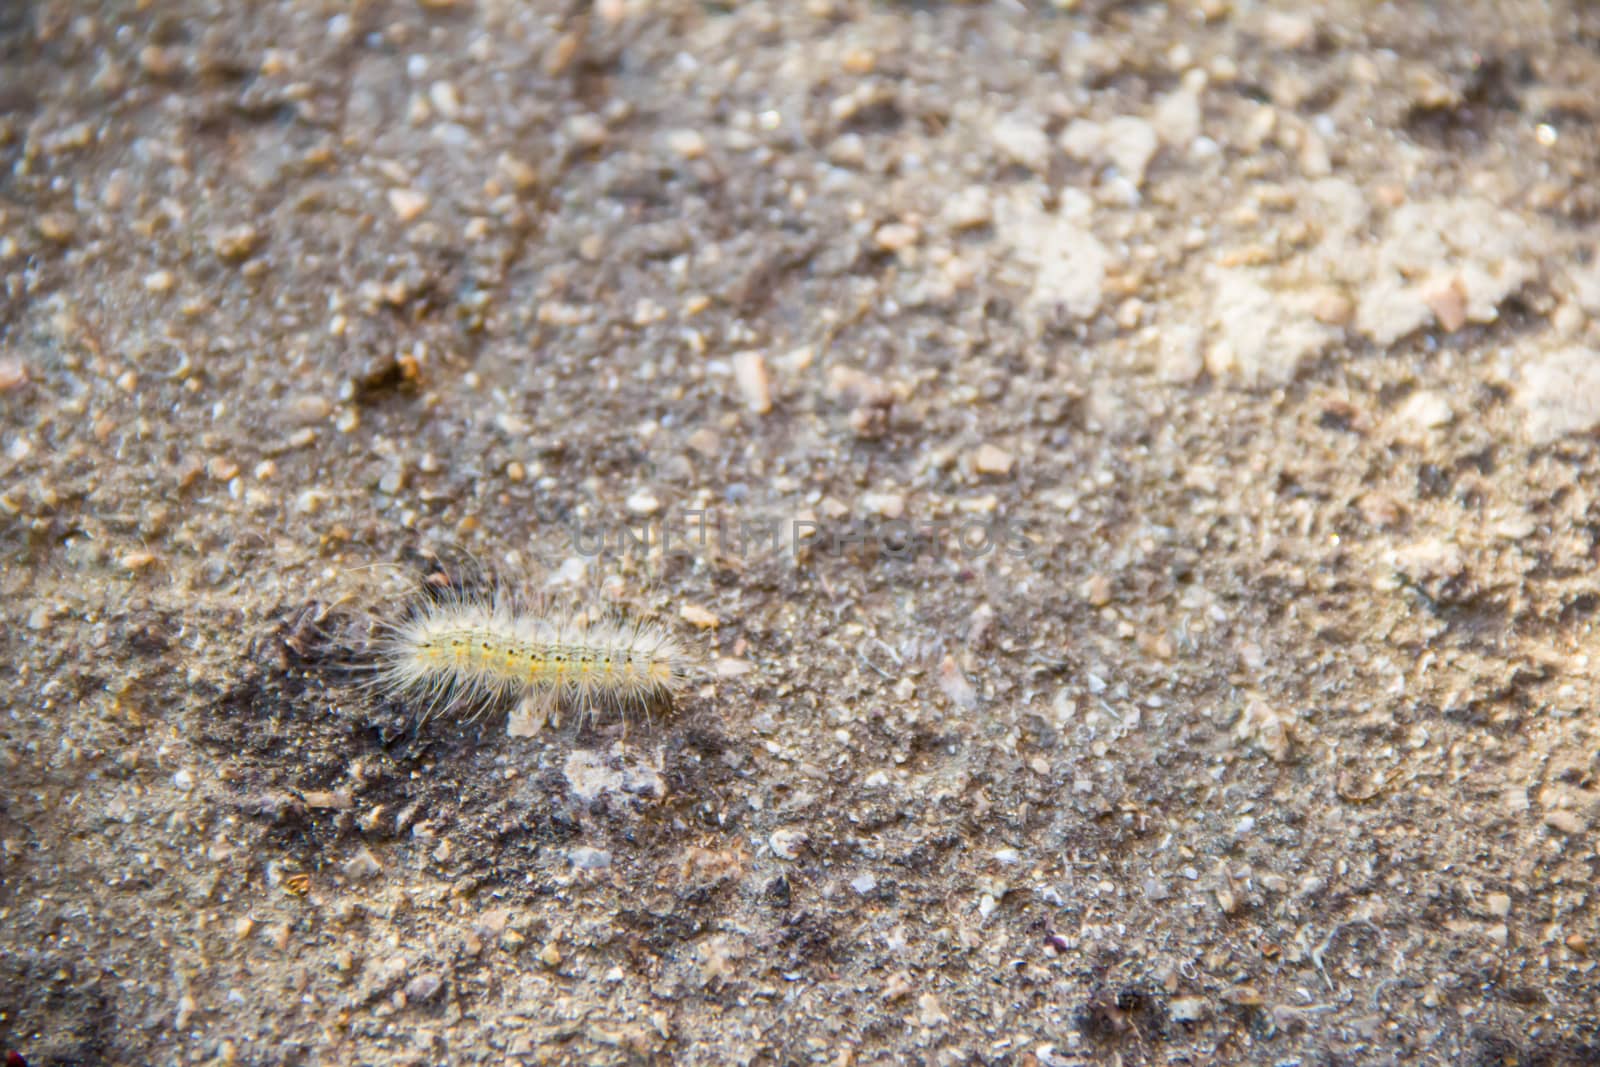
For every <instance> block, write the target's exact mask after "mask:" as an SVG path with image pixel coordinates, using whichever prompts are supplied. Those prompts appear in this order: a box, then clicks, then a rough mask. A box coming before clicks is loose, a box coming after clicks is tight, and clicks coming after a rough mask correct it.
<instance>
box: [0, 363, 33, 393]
mask: <svg viewBox="0 0 1600 1067" xmlns="http://www.w3.org/2000/svg"><path fill="white" fill-rule="evenodd" d="M27 384H28V367H27V364H25V363H23V362H22V360H20V359H16V358H15V357H12V356H7V357H5V358H3V359H0V393H9V392H11V390H13V389H17V388H20V387H21V386H24V385H27Z"/></svg>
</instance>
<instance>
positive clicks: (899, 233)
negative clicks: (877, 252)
mask: <svg viewBox="0 0 1600 1067" xmlns="http://www.w3.org/2000/svg"><path fill="white" fill-rule="evenodd" d="M873 240H875V241H876V242H877V243H878V247H879V248H881V249H883V250H884V251H885V252H900V251H903V250H904V249H907V248H910V247H911V246H912V245H914V244H916V243H917V228H916V227H915V226H911V225H909V224H907V223H904V222H891V223H889V224H887V225H884V226H879V227H878V232H877V233H875V234H873Z"/></svg>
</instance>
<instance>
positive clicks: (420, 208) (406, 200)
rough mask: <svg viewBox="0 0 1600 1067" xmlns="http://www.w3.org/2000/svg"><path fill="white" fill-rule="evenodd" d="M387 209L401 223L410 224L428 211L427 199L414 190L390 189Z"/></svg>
mask: <svg viewBox="0 0 1600 1067" xmlns="http://www.w3.org/2000/svg"><path fill="white" fill-rule="evenodd" d="M389 207H391V208H392V209H394V213H395V216H396V217H397V218H398V219H399V220H400V221H401V222H411V221H413V220H414V219H416V217H417V216H418V215H421V214H422V213H423V212H424V211H426V210H428V198H427V196H426V195H424V194H422V193H419V192H417V191H416V190H415V189H390V190H389Z"/></svg>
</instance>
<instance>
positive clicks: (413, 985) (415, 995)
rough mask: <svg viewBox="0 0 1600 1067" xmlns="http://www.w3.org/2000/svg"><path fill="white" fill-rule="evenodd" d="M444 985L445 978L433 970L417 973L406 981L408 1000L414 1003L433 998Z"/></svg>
mask: <svg viewBox="0 0 1600 1067" xmlns="http://www.w3.org/2000/svg"><path fill="white" fill-rule="evenodd" d="M443 987H444V979H443V978H440V977H439V976H438V975H437V974H435V973H433V972H432V971H426V972H424V973H422V974H419V975H417V976H416V977H415V978H413V979H411V981H409V982H407V983H406V1000H408V1001H410V1002H411V1003H413V1004H416V1003H421V1002H423V1001H427V1000H432V999H433V996H434V994H436V993H438V992H439V990H440V989H442V988H443Z"/></svg>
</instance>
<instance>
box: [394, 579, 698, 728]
mask: <svg viewBox="0 0 1600 1067" xmlns="http://www.w3.org/2000/svg"><path fill="white" fill-rule="evenodd" d="M374 651H375V653H376V658H375V664H374V673H373V675H372V678H371V683H372V685H373V686H374V687H375V688H376V689H377V690H379V691H380V692H382V693H384V694H386V695H391V696H400V697H405V698H409V699H413V700H418V701H421V702H424V705H425V710H424V712H423V717H424V718H428V717H431V716H432V715H433V714H434V713H435V712H436V711H439V710H441V709H452V708H464V709H467V710H469V711H471V712H473V713H478V712H482V711H484V710H486V709H488V708H491V707H495V706H499V705H503V704H505V703H507V702H509V701H512V700H516V701H519V702H520V710H519V713H518V714H514V715H513V721H512V725H511V732H512V733H514V734H515V733H519V732H522V731H520V730H519V729H518V719H519V716H520V718H521V720H522V721H527V720H528V719H530V718H533V719H537V720H541V721H542V720H543V719H545V718H547V717H549V716H550V715H551V714H553V713H554V712H555V711H556V710H557V709H558V708H559V707H567V708H571V709H573V710H575V711H578V712H580V713H582V714H585V715H592V714H593V713H595V712H596V711H600V710H616V711H623V712H626V711H630V710H642V709H646V708H649V707H651V706H653V705H657V704H661V703H666V702H670V701H671V700H672V699H673V698H674V697H676V696H677V695H678V694H680V693H681V692H682V691H683V689H684V688H685V686H686V685H687V683H688V681H689V679H690V677H691V675H692V673H693V669H694V664H695V661H694V659H693V658H692V657H691V656H690V654H689V652H688V650H687V649H686V648H685V647H684V646H683V644H681V643H680V642H679V641H678V639H677V638H675V637H674V636H673V635H672V634H671V633H670V632H669V631H668V630H667V629H666V628H665V627H664V626H662V625H661V624H659V623H656V622H651V621H648V620H642V619H630V618H626V617H624V616H622V615H620V614H618V613H615V612H610V611H607V612H601V613H598V614H597V615H591V614H590V613H588V612H583V611H577V610H569V609H560V608H552V607H550V606H548V605H528V604H524V603H522V602H521V601H520V600H518V599H517V598H515V597H513V596H511V595H510V594H508V593H506V592H504V591H498V590H497V591H492V592H478V591H473V590H471V589H461V588H450V589H446V590H443V591H438V590H435V591H433V592H432V593H431V594H430V595H429V596H427V597H424V598H421V599H420V600H419V601H418V602H417V603H416V604H415V605H414V607H413V609H412V611H411V613H410V615H409V616H408V617H407V618H406V619H404V620H403V621H401V622H398V623H392V624H385V625H384V626H383V632H382V635H381V636H380V637H379V639H378V641H377V645H376V647H375V650H374Z"/></svg>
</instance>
